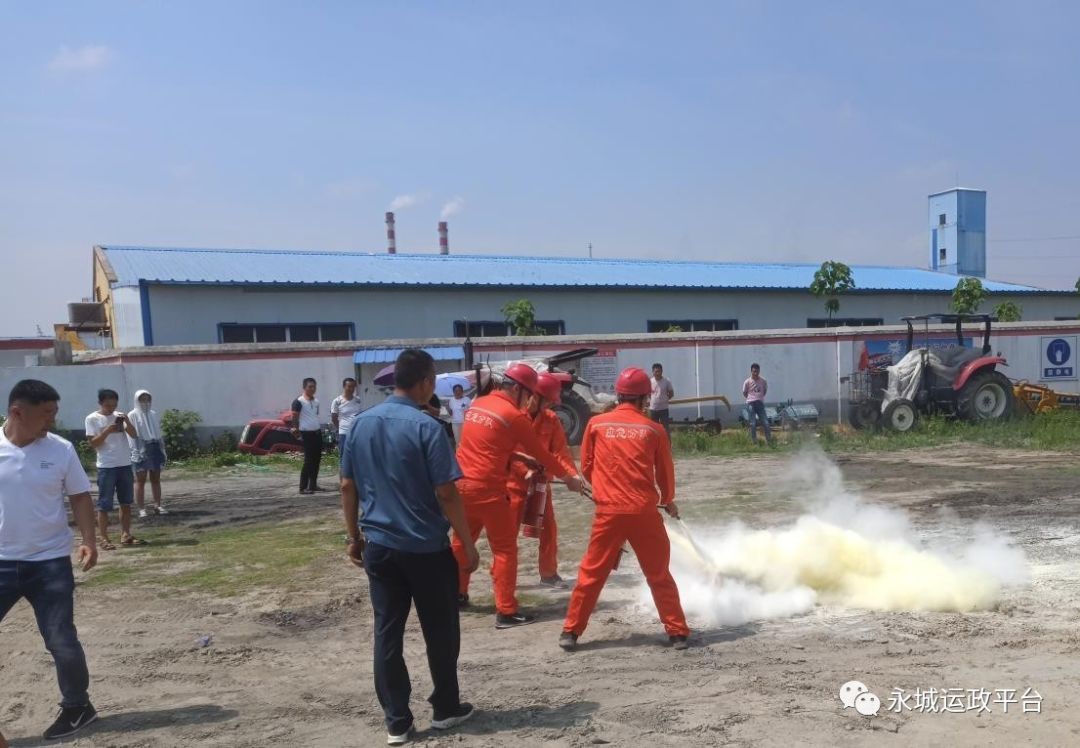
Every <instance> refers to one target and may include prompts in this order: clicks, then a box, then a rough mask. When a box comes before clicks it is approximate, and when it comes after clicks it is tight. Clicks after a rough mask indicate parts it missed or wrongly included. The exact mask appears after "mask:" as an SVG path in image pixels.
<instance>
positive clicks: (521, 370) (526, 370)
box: [503, 362, 537, 392]
mask: <svg viewBox="0 0 1080 748" xmlns="http://www.w3.org/2000/svg"><path fill="white" fill-rule="evenodd" d="M503 377H505V378H506V379H509V380H510V381H511V382H514V383H515V384H520V385H521V386H522V387H524V388H525V389H527V390H528V391H529V392H535V391H536V380H537V375H536V369H534V368H532V367H531V366H529V365H528V364H523V363H521V362H518V363H516V364H511V365H510V366H509V367H507V369H506V371H505V372H504V373H503Z"/></svg>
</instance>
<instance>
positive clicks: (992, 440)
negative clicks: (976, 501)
mask: <svg viewBox="0 0 1080 748" xmlns="http://www.w3.org/2000/svg"><path fill="white" fill-rule="evenodd" d="M774 433H776V432H774ZM673 437H674V438H673V439H672V443H673V446H674V449H675V452H676V454H680V455H686V456H693V455H711V456H728V455H742V454H757V453H760V452H761V451H763V450H762V448H760V447H754V446H753V445H752V444H751V442H750V438H749V436H748V435H747V434H746V433H745V432H739V433H735V432H734V430H732V431H729V432H725V433H723V434H719V435H711V434H704V433H694V432H683V433H678V432H676V433H675V434H674V435H673ZM778 441H779V444H778V447H777V448H778V449H779V450H782V451H789V450H791V449H792V448H795V447H799V446H802V445H803V444H805V443H807V442H813V443H816V444H817V445H819V446H820V447H821V448H822V449H823V450H825V451H826V452H882V451H897V450H903V449H917V448H921V447H937V446H943V445H947V444H958V443H974V444H982V445H985V446H987V447H998V448H1004V449H1032V450H1044V451H1057V452H1064V451H1071V450H1076V449H1080V413H1078V412H1072V411H1064V410H1063V411H1057V412H1052V413H1043V414H1040V415H1037V416H1025V417H1019V418H1012V419H1009V420H1005V421H991V422H986V423H968V422H966V421H960V420H955V419H947V418H923V419H920V421H919V423H918V425H917V426H916V427H915V428H914V429H912V430H911V431H909V432H907V433H904V434H897V433H893V432H889V431H855V430H851V429H838V428H837V427H835V426H829V425H823V426H819V427H818V429H817V430H816V432H814V431H809V430H804V431H798V432H793V433H788V434H784V435H782V436H781V437H780V439H779V440H778Z"/></svg>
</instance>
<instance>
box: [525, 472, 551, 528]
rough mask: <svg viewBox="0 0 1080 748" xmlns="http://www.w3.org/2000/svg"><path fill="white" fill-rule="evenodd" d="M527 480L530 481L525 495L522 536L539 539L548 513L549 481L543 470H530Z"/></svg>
mask: <svg viewBox="0 0 1080 748" xmlns="http://www.w3.org/2000/svg"><path fill="white" fill-rule="evenodd" d="M525 480H526V481H528V491H527V492H526V494H525V513H524V517H523V518H522V520H521V535H522V537H526V538H539V537H540V532H541V531H542V530H543V529H544V513H545V512H546V511H547V480H545V478H544V471H543V470H530V471H529V474H528V475H526V476H525Z"/></svg>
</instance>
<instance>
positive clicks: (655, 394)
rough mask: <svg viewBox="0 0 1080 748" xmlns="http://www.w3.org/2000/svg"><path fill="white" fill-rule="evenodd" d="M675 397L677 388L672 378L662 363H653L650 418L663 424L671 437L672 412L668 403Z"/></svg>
mask: <svg viewBox="0 0 1080 748" xmlns="http://www.w3.org/2000/svg"><path fill="white" fill-rule="evenodd" d="M673 397H675V388H674V387H672V386H671V380H670V379H668V378H667V377H665V376H664V367H663V365H662V364H653V365H652V394H651V395H649V418H651V419H652V420H654V421H656V422H657V423H659V424H662V425H663V427H664V431H666V432H667V435H668V439H670V438H671V413H670V411H669V406H668V403H669V402H670V400H671V398H673Z"/></svg>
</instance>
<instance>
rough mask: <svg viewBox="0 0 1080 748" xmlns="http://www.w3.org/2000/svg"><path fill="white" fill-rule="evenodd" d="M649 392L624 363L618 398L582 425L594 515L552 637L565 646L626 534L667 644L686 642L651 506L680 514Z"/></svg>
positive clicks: (663, 536) (665, 543)
mask: <svg viewBox="0 0 1080 748" xmlns="http://www.w3.org/2000/svg"><path fill="white" fill-rule="evenodd" d="M651 392H652V384H651V382H650V381H649V375H648V374H646V373H645V371H644V370H643V369H638V368H636V367H631V368H629V369H624V370H623V371H622V373H621V374H619V378H618V379H617V380H616V381H615V394H616V395H618V399H619V404H618V406H617V407H616V408H615V410H613V411H611V412H610V413H604V414H603V415H598V416H594V417H593V418H592V420H590V421H589V424H588V426H586V429H585V438H584V440H583V441H582V443H581V469H582V472H583V473H584V474H585V478H586V479H587V480H588V481H589V482H590V483H591V484H592V487H593V499H594V500H595V502H596V516H595V518H594V519H593V526H592V535H591V536H590V538H589V547H588V549H587V550H586V551H585V558H583V559H582V560H581V569H580V570H579V571H578V577H577V585H576V586H575V587H574V592H573V594H572V595H571V596H570V606H569V608H568V609H567V611H566V621H565V623H563V633H562V635H561V636H560V637H559V646H560V647H562V648H563V649H564V650H567V651H570V650H573V649H574V648H575V647H576V646H577V640H578V637H580V636H581V634H582V633H583V632H584V631H585V627H586V626H587V625H588V623H589V616H590V615H591V614H592V611H593V608H594V607H595V606H596V601H597V598H599V597H600V590H602V589H603V587H604V582H606V581H607V578H608V574H610V573H611V571H612V569H613V568H615V565H616V563H617V561H618V559H619V554H620V553H621V551H622V546H623V543H626V542H629V543H630V547H631V548H633V549H634V554H635V555H636V556H637V559H638V563H639V564H640V565H641V570H642V572H644V574H645V581H647V582H648V584H649V589H650V590H651V591H652V596H653V602H654V603H655V604H656V610H657V612H659V614H660V621H661V623H663V625H664V629H665V630H666V631H667V634H668V638H669V640H670V641H671V644H672V645H673V646H674V647H675V648H676V649H686V647H687V646H688V645H687V637H688V636H689V635H690V629H689V628H687V626H686V616H685V615H683V610H682V604H681V603H680V602H679V589H678V587H676V586H675V580H674V579H673V578H672V576H671V571H670V570H669V569H668V562H669V561H670V558H671V544H670V541H669V540H668V536H667V532H666V530H665V529H664V522H663V520H662V519H661V518H660V513H659V512H658V511H656V509H657V506H660V507H661V508H663V509H664V511H666V512H667V513H668V514H669V515H671V516H672V517H676V518H677V517H678V516H679V510H678V507H676V505H675V466H674V464H673V463H672V460H671V446H670V444H669V442H668V438H667V434H666V433H665V432H664V427H663V426H661V425H660V424H657V423H654V422H653V421H651V420H650V419H649V418H648V417H646V416H645V414H644V413H643V409H644V407H645V403H646V402H648V399H649V395H650V394H651ZM658 488H659V490H657V489H658Z"/></svg>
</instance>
